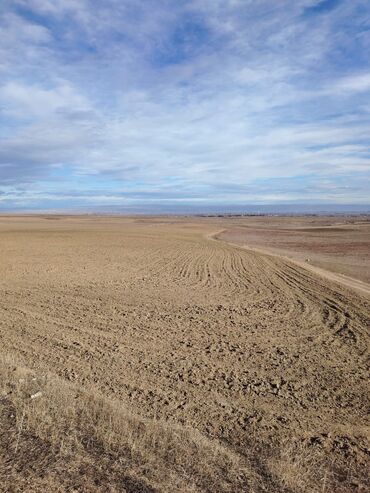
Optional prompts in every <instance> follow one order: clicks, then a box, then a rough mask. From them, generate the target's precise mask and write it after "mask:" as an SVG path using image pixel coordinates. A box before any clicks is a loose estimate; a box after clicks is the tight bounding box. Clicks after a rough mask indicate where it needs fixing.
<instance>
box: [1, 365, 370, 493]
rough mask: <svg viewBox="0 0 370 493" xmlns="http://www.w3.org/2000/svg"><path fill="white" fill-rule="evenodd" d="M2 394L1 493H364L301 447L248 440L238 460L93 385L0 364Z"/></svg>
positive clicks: (361, 485)
mask: <svg viewBox="0 0 370 493" xmlns="http://www.w3.org/2000/svg"><path fill="white" fill-rule="evenodd" d="M0 394H1V397H0V403H1V415H0V424H1V427H2V432H3V434H2V438H1V439H0V491H1V492H4V493H5V492H7V493H12V492H14V493H16V492H21V491H22V492H26V491H27V492H29V493H33V492H44V491H47V492H49V491H50V492H66V491H73V492H111V493H112V492H129V493H140V492H142V493H154V492H163V493H166V492H168V493H170V492H171V493H172V492H173V493H175V492H189V493H191V492H193V493H196V492H217V493H222V492H225V493H226V492H229V493H237V492H251V493H253V492H286V493H292V492H296V493H308V492H310V493H329V492H332V491H336V492H337V493H339V492H341V493H345V492H350V491H365V489H366V487H365V481H366V479H365V477H364V473H362V474H361V472H359V473H358V475H357V476H356V475H355V476H354V475H353V471H354V469H353V467H352V466H351V465H349V467H348V469H347V471H343V470H342V471H339V470H338V469H337V468H336V467H335V464H333V463H331V464H328V462H327V459H326V458H325V456H324V455H323V454H321V453H318V451H317V449H315V448H314V447H310V446H309V445H308V444H307V443H305V442H304V441H302V440H301V441H297V442H292V441H289V440H286V441H285V442H284V443H282V444H280V446H279V447H277V448H276V449H274V450H272V451H271V449H269V450H267V449H264V448H263V447H262V448H261V447H260V446H258V445H257V444H255V446H254V445H253V442H252V443H251V446H250V449H249V450H248V452H247V453H246V454H245V456H244V455H239V454H237V453H236V452H234V451H231V450H230V449H228V448H227V447H226V446H223V445H221V444H220V443H219V442H217V441H212V440H209V439H207V438H206V437H204V436H202V435H201V434H200V433H198V432H197V431H195V430H194V429H189V428H185V427H181V426H176V425H169V424H168V423H164V422H161V421H156V420H146V419H142V418H141V417H139V416H135V415H133V414H131V413H130V412H128V411H127V410H126V409H125V408H124V407H123V406H122V404H121V403H119V402H115V401H112V400H110V399H106V398H104V396H102V395H99V394H97V393H96V392H95V391H94V390H93V389H92V388H90V389H82V388H79V387H78V386H76V385H74V384H70V383H67V382H65V381H63V380H61V379H59V378H57V377H55V376H51V375H48V376H45V375H44V376H35V374H34V373H33V372H32V371H29V370H27V369H25V368H24V367H22V366H19V365H17V364H16V363H15V362H14V361H12V360H10V359H9V358H7V359H6V360H5V361H4V359H3V360H2V361H1V362H0ZM32 396H34V398H32ZM247 456H248V457H249V460H248V459H247V458H246V457H247ZM349 471H351V473H349ZM359 476H362V478H361V479H359ZM1 485H2V486H1Z"/></svg>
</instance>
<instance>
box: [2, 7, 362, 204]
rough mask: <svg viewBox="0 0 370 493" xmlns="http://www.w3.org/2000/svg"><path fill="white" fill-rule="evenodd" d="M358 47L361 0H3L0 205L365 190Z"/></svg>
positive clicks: (292, 198)
mask: <svg viewBox="0 0 370 493" xmlns="http://www.w3.org/2000/svg"><path fill="white" fill-rule="evenodd" d="M369 53H370V2H369V1H368V0H321V1H320V0H279V1H275V0H183V1H181V0H141V1H140V2H138V1H137V0H99V1H98V0H2V1H1V3H0V210H1V209H3V210H12V209H14V210H18V209H27V210H34V209H47V210H50V209H52V210H55V209H68V208H71V209H84V208H92V209H94V210H99V208H101V209H102V210H103V209H104V210H105V209H106V208H112V209H119V208H123V209H124V208H127V209H130V208H133V207H136V208H138V207H140V206H141V205H142V206H145V207H146V208H149V210H150V207H151V206H152V207H153V208H155V207H158V205H160V206H161V208H162V209H165V208H166V207H167V206H168V209H169V210H170V209H171V207H174V206H178V205H179V204H184V205H186V206H192V207H198V208H199V209H201V208H202V207H206V206H209V205H215V206H218V207H219V208H222V206H223V205H225V204H228V205H230V204H231V205H232V204H234V205H235V206H241V205H243V204H269V203H277V204H284V203H295V202H296V203H304V202H306V203H328V204H329V203H332V204H334V203H336V204H349V203H351V204H369V203H370V192H369V190H370V56H369ZM166 204H167V206H166Z"/></svg>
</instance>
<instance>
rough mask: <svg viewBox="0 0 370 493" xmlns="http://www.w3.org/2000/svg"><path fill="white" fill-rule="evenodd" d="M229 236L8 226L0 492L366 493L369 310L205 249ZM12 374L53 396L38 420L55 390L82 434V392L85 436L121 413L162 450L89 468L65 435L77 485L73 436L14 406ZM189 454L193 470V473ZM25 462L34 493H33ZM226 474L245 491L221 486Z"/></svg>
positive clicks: (174, 229)
mask: <svg viewBox="0 0 370 493" xmlns="http://www.w3.org/2000/svg"><path fill="white" fill-rule="evenodd" d="M233 221H234V222H233ZM238 221H242V220H238ZM243 221H244V220H243ZM258 227H260V226H258ZM322 227H323V226H322V225H320V229H322ZM351 227H353V228H357V227H359V226H358V225H357V226H356V225H351ZM228 228H230V230H232V231H235V229H233V228H238V230H237V231H238V234H239V230H240V229H242V228H243V225H242V226H241V225H240V222H239V224H237V225H235V220H232V219H218V220H215V219H203V218H199V219H180V218H179V219H174V218H171V219H169V220H166V219H165V218H159V219H158V218H157V219H156V220H151V219H150V218H143V219H140V220H137V219H135V218H115V217H58V218H50V217H45V218H42V217H27V218H22V217H18V218H16V217H3V218H1V219H0V259H1V261H0V356H3V357H4V359H6V358H8V359H9V357H11V359H12V360H13V361H14V364H13V365H14V368H15V370H14V372H13V373H12V371H10V370H9V365H8V363H6V364H4V365H5V366H4V368H8V370H5V369H4V371H3V388H4V391H3V400H2V401H1V402H0V406H1V405H3V413H2V418H1V419H2V421H1V424H2V426H3V429H4V430H6V433H4V434H3V438H2V439H1V440H0V457H3V464H5V466H6V467H5V466H4V467H1V459H0V483H1V482H2V484H3V485H5V489H4V490H3V491H30V492H31V491H32V492H33V491H48V490H47V488H50V491H122V492H124V491H148V492H151V491H163V492H164V491H168V492H170V491H184V492H185V491H189V492H190V491H220V492H221V491H225V492H226V491H230V492H239V491H240V492H242V491H251V492H252V491H255V492H257V491H269V492H272V491H279V492H283V491H286V492H287V493H290V492H293V491H297V492H299V491H307V492H308V491H310V492H311V491H312V492H315V491H317V492H327V493H328V492H331V491H336V492H350V491H354V492H355V491H356V492H357V491H365V489H366V475H365V472H364V471H365V470H366V466H367V465H368V464H369V456H368V450H369V449H368V447H369V445H368V438H367V436H368V420H367V406H368V403H369V401H368V393H367V390H368V389H367V385H366V384H367V380H366V379H367V376H368V373H367V371H368V366H367V348H368V341H369V334H368V327H369V314H370V313H369V302H368V299H367V298H366V297H365V296H362V295H361V294H358V293H355V292H354V291H352V290H351V289H348V288H346V287H345V286H342V285H340V284H338V283H335V282H332V281H330V280H329V279H325V278H323V277H321V276H318V275H317V274H316V273H314V272H310V271H307V270H306V269H305V268H303V267H301V266H299V265H297V264H294V263H292V262H290V261H289V260H287V259H284V258H279V257H274V256H269V255H264V254H262V253H260V252H257V251H248V250H246V249H243V248H240V247H235V246H233V245H229V244H227V243H225V242H220V241H219V242H218V241H212V240H211V239H210V236H212V235H214V234H215V233H216V232H217V231H219V230H220V229H228ZM325 228H326V226H325ZM343 228H344V226H343ZM255 229H257V228H255ZM255 229H254V231H255ZM305 229H307V228H305ZM336 229H342V227H341V228H339V227H338V226H336ZM310 231H311V230H310ZM316 233H317V232H316ZM316 233H315V234H316ZM263 234H265V233H263ZM306 234H307V232H302V231H301V232H300V238H302V235H306ZM308 234H310V232H309V233H308ZM317 234H320V235H322V234H323V233H322V232H320V233H317ZM335 234H341V233H340V232H338V231H336V232H335ZM227 239H230V236H227ZM232 239H233V240H235V237H232ZM300 241H301V240H300ZM365 255H366V254H365ZM5 356H6V358H5ZM10 366H12V365H10ZM19 368H26V369H27V371H28V370H29V371H30V372H31V373H32V375H33V378H36V379H37V378H41V377H42V378H43V377H44V376H47V379H48V381H50V382H52V384H50V383H49V384H48V385H49V386H48V385H46V384H45V385H46V387H45V389H44V390H43V392H44V394H43V396H42V397H41V398H40V399H39V402H49V401H50V403H51V404H50V406H51V405H52V403H53V402H54V401H55V400H56V399H57V395H55V392H54V393H53V391H52V390H51V389H52V388H54V387H56V388H57V389H59V388H60V395H62V396H65V395H67V394H68V395H69V396H70V395H72V394H73V393H74V394H73V395H74V397H73V398H72V397H68V399H67V397H66V399H67V402H68V403H69V404H68V406H69V407H68V409H69V408H73V410H74V411H73V413H74V414H73V416H76V415H79V413H81V412H82V411H81V410H80V411H78V410H77V411H76V406H77V409H78V406H79V405H80V400H81V397H79V396H80V395H81V394H80V393H79V392H82V390H83V392H85V393H87V395H88V396H90V397H86V396H85V397H84V399H85V401H86V402H87V404H86V406H87V408H88V411H84V412H86V416H87V418H86V421H88V419H90V418H88V416H90V414H91V413H92V411H91V409H95V408H96V403H95V404H94V406H93V407H91V406H92V404H91V402H95V400H92V397H91V396H95V395H97V396H100V397H99V399H101V402H102V404H99V406H100V407H99V409H100V408H104V409H106V408H109V409H110V408H111V406H112V405H113V404H111V402H114V409H116V408H117V409H119V413H120V416H121V415H122V413H123V415H124V416H126V414H125V413H130V416H134V417H135V420H136V421H135V423H136V424H135V430H136V431H135V433H137V430H143V425H142V424H140V423H142V422H143V420H149V421H145V422H149V423H158V425H155V426H156V428H155V429H156V438H155V439H153V440H152V439H150V440H149V442H148V441H145V440H142V442H140V440H139V438H138V440H139V443H144V444H147V443H151V444H152V445H151V447H149V446H147V445H145V446H144V445H142V448H141V449H140V447H139V446H137V448H138V449H140V454H139V456H136V455H135V454H134V453H133V450H135V446H134V445H133V442H132V441H131V442H127V443H126V442H125V443H123V442H122V443H121V442H120V443H118V444H115V446H114V447H115V448H114V450H113V452H112V450H111V446H109V447H108V445H107V444H106V443H107V433H108V432H105V434H104V435H103V438H101V437H100V439H99V440H100V441H99V442H94V440H93V439H92V443H93V446H91V447H90V448H89V449H88V450H87V449H86V447H85V446H84V444H85V442H86V430H85V432H84V433H83V432H82V431H81V427H82V428H83V423H84V421H81V420H79V421H78V420H76V419H75V420H72V421H71V422H73V430H74V431H73V436H74V437H75V439H74V440H75V442H76V443H77V442H78V443H79V447H80V448H79V454H80V455H78V457H80V459H78V460H80V462H79V463H78V464H79V465H78V467H77V465H76V464H77V463H76V461H77V455H76V456H75V455H73V456H72V458H71V456H68V457H66V456H65V455H60V446H59V448H58V447H57V452H56V451H55V447H56V446H57V445H58V444H59V445H60V443H59V442H60V440H61V439H62V437H63V436H64V437H65V436H68V435H71V434H72V428H71V426H72V425H69V424H67V425H66V420H65V418H61V417H60V416H59V414H58V413H55V411H53V412H52V411H51V410H50V409H49V408H48V407H44V408H42V413H41V411H40V410H39V411H38V412H39V414H38V416H39V419H38V420H36V419H35V418H32V416H33V414H32V413H34V412H36V411H35V410H34V408H29V407H26V408H25V407H24V406H25V404H24V402H28V401H27V398H28V399H29V396H28V397H27V396H26V397H25V396H24V395H23V394H22V393H21V394H19V392H18V390H17V389H15V388H14V385H15V384H14V382H16V381H19V375H18V374H17V372H18V371H19ZM4 375H5V376H4ZM12 375H13V376H12ZM14 375H16V376H14ZM45 378H46V377H45ZM17 379H18V380H17ZM13 380H14V381H13ZM40 385H41V384H40ZM43 385H44V384H43ZM66 385H67V387H65V386H66ZM17 388H18V387H17ZM70 388H73V389H74V390H73V391H72V390H68V389H70ZM9 389H10V390H9ZM66 389H67V390H66ZM81 389H82V390H81ZM35 390H37V389H35ZM71 392H72V394H71ZM22 399H23V400H22ZM24 399H26V401H25V400H24ZM35 401H37V399H35ZM99 402H100V401H99ZM1 403H2V404H1ZM35 405H36V404H35ZM37 405H38V404H37ZM43 405H44V406H45V404H43ZM54 407H55V406H54ZM12 409H13V410H12ZM53 409H54V408H53ZM58 409H60V414H61V415H62V416H64V415H63V413H65V412H66V411H65V409H63V405H61V406H59V407H58ZM117 412H118V411H117ZM40 413H41V414H40ZM89 413H90V414H89ZM94 413H95V414H94V416H96V414H97V413H96V411H94ZM11 415H14V416H15V418H14V419H16V423H18V424H14V423H12V421H11V418H10V416H11ZM106 415H110V414H109V412H108V411H104V416H106ZM22 416H26V417H27V420H26V423H27V426H26V427H23V425H22V426H20V423H21V418H22ZM94 419H95V418H94ZM99 419H100V418H99ZM104 419H105V418H104ZM111 419H112V418H109V420H111ZM120 419H121V420H122V418H120ZM40 422H41V423H42V422H45V423H48V425H47V426H46V425H45V426H46V427H45V428H43V427H42V426H41V425H40ZM102 422H104V423H106V421H104V420H103V421H102ZM109 422H111V421H109ZM50 423H51V424H50ZM53 423H54V428H53V426H52V425H53ZM99 426H100V425H99ZM99 426H97V425H95V427H94V429H93V431H91V430H90V432H89V433H90V435H91V436H92V437H94V436H95V435H96V434H97V433H98V432H97V431H96V430H99ZM101 426H103V425H101ZM104 426H105V425H104ZM152 426H154V424H153V425H152ZM58 427H59V428H58ZM176 427H177V428H176ZM45 430H46V431H45ZM58 430H59V431H58ZM76 430H77V431H76ZM179 430H180V431H179ZM126 431H127V430H126ZM89 433H88V434H89ZM116 433H118V434H119V431H117V430H116ZM129 433H132V432H131V431H130V432H129ZM145 433H147V432H145V431H142V432H141V434H145ZM194 434H195V435H194ZM197 434H199V435H197ZM139 435H140V433H138V435H137V436H138V437H139ZM9 436H10V437H11V439H9ZM150 436H152V435H150ZM160 436H166V437H171V440H170V439H169V438H166V440H163V439H162V440H161V439H159V437H160ZM185 436H186V437H187V438H186V439H185V438H184V437H185ZM47 437H49V441H48V440H47ZM50 437H52V438H50ZM81 437H85V438H84V439H83V438H81ZM176 437H180V438H181V437H183V438H181V439H180V438H176ZM9 440H10V442H9ZM15 440H18V447H17V452H15V451H14V448H13V446H12V447H10V443H14V441H15ZM84 440H85V441H84ZM110 440H113V438H110ZM114 440H115V438H114ZM146 440H147V439H146ZM30 441H31V442H32V446H31V445H30V443H31V442H30ZM94 443H99V446H98V445H96V446H95V445H94ZM114 443H116V442H114ZM169 443H170V444H171V445H169ZM183 443H186V444H187V445H186V447H188V449H187V448H186V447H184V446H180V445H181V444H183ZM194 443H196V444H197V445H196V446H195V445H194ZM153 444H154V445H153ZM156 444H157V445H156ZM99 447H100V448H99ZM194 447H195V449H196V450H198V456H197V457H198V458H197V461H196V462H197V463H199V464H202V467H201V468H200V467H198V468H196V467H195V465H194V464H191V465H188V462H187V456H191V455H193V454H194V451H193V449H194ZM28 448H31V449H32V450H36V452H34V453H33V458H34V460H35V462H34V464H35V465H34V468H33V472H32V474H33V476H32V477H35V478H36V479H37V481H39V483H37V481H36V479H35V481H34V482H33V483H32V481H31V483H29V485H28V487H27V488H28V489H26V488H25V487H24V484H26V483H25V481H26V479H25V478H26V477H28V476H27V475H28V474H29V472H27V471H29V467H30V466H29V463H28V462H27V460H24V459H22V457H24V454H27V449H28ZM195 449H194V450H195ZM99 450H100V452H99ZM108 450H109V451H110V452H109V453H108V452H107V451H108ZM143 450H146V454H147V456H145V454H144V452H143ZM210 450H215V451H217V453H216V452H214V455H212V453H211V452H210ZM37 451H39V452H37ZM35 454H36V455H35ZM109 454H111V455H109ZM112 454H113V455H112ZM114 454H116V455H114ZM171 454H172V455H171ZM217 454H218V455H217ZM156 455H158V457H156ZM199 455H201V456H202V457H203V462H201V461H200V459H199ZM26 456H27V455H26ZM118 456H120V457H121V459H122V457H124V461H125V462H124V464H125V466H122V468H121V469H120V467H119V466H118V465H117V460H118V459H117V457H118ZM216 456H217V459H214V458H212V457H216ZM138 457H139V458H138ZM153 457H156V462H155V463H154V462H153V461H154V459H153ZM174 457H176V459H174ZM225 457H227V459H226V458H225ZM53 461H54V462H53ZM230 463H232V464H233V467H234V468H235V470H239V472H240V474H238V473H237V472H235V473H234V472H230V473H228V472H227V471H233V469H232V468H231V467H230ZM45 464H49V465H45ZM50 464H54V465H50ZM55 464H56V465H55ZM81 464H82V466H81ZM143 464H144V465H145V464H146V467H144V466H143ZM148 464H151V466H148ZM154 464H155V465H154ZM83 465H84V466H83ZM80 467H82V470H84V467H85V469H86V470H88V472H86V478H87V479H86V484H85V486H84V480H81V470H80ZM102 467H103V469H104V468H105V469H104V470H105V471H111V473H109V474H105V473H104V470H102ZM45 468H46V470H47V471H48V475H47V476H45V474H46V473H45ZM154 468H155V469H156V470H158V471H164V472H163V474H161V475H160V477H163V481H162V482H161V479H160V478H158V477H157V476H155V475H154V473H153V470H154ZM128 470H129V471H130V472H129V473H128V472H127V471H128ZM38 471H39V473H40V474H39V476H38V474H37V473H38ZM41 471H42V474H41ZM66 471H69V472H68V474H66ZM246 471H248V472H246ZM220 472H221V473H222V474H221V476H220ZM83 474H84V473H82V475H83ZM40 475H42V477H43V478H44V479H43V480H45V481H47V483H45V484H47V485H49V486H47V487H46V486H45V484H43V483H42V482H40V481H41V479H40ZM61 476H63V478H64V479H63V481H60V477H61ZM45 478H46V479H45ZM58 478H59V479H58ZM94 478H95V479H96V481H97V482H96V483H94ZM1 480H2V481H1ZM58 481H59V483H58V484H60V486H58V488H59V489H56V488H55V489H54V490H53V489H52V488H53V487H54V486H53V485H55V484H57V482H58ZM135 481H136V483H135ZM11 484H12V485H13V486H12V488H13V489H10V486H9V485H11ZM38 484H43V486H42V487H41V486H38ZM135 484H136V486H135ZM216 484H218V485H219V487H216V486H215V485H216ZM14 485H15V486H14ZM17 485H19V486H17ZM22 485H23V486H22ZM50 485H52V486H50ZM86 485H88V487H87V486H86ZM130 485H131V486H130ZM132 485H133V486H132ZM84 487H85V489H84ZM17 488H18V489H17ZM73 488H74V489H73ZM130 488H131V490H130ZM145 488H146V489H145ZM0 491H1V487H0Z"/></svg>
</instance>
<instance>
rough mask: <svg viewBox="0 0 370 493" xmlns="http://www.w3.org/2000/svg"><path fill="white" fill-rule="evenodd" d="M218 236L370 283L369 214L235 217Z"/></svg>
mask: <svg viewBox="0 0 370 493" xmlns="http://www.w3.org/2000/svg"><path fill="white" fill-rule="evenodd" d="M218 237H219V238H220V239H225V240H228V241H232V242H235V243H238V244H242V245H248V246H251V247H261V248H264V249H268V251H271V252H273V253H276V254H280V255H286V256H288V257H291V258H293V259H296V260H301V261H307V260H309V262H310V263H311V264H312V265H316V266H317V267H320V268H323V269H326V270H329V271H332V272H335V273H338V274H342V275H344V276H349V277H353V278H355V279H359V280H361V281H364V282H366V283H370V216H321V217H320V216H301V217H267V216H266V217H248V218H243V219H239V218H235V219H229V220H228V221H227V223H226V229H225V231H224V232H223V233H222V234H220V235H218Z"/></svg>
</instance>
